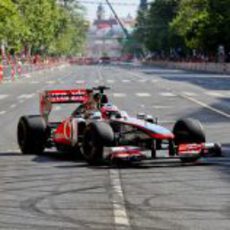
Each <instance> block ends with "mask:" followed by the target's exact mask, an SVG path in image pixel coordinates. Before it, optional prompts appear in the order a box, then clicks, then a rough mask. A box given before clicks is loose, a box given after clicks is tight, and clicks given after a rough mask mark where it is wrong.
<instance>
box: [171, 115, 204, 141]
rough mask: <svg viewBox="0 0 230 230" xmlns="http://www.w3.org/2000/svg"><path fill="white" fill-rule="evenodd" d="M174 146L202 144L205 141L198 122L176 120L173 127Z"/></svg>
mask: <svg viewBox="0 0 230 230" xmlns="http://www.w3.org/2000/svg"><path fill="white" fill-rule="evenodd" d="M173 134H174V135H175V144H176V145H178V144H189V143H204V142H205V141H206V138H205V133H204V129H203V127H202V125H201V123H200V121H198V120H195V119H192V118H185V119H180V120H178V121H177V122H176V123H175V125H174V127H173Z"/></svg>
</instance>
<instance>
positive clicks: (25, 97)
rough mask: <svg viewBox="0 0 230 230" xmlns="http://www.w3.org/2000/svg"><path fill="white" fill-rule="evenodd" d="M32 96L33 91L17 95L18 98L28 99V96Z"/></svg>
mask: <svg viewBox="0 0 230 230" xmlns="http://www.w3.org/2000/svg"><path fill="white" fill-rule="evenodd" d="M34 96H35V94H34V93H31V94H22V95H20V96H18V99H30V98H32V97H34Z"/></svg>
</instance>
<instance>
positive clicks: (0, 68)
mask: <svg viewBox="0 0 230 230" xmlns="http://www.w3.org/2000/svg"><path fill="white" fill-rule="evenodd" d="M2 81H3V66H2V65H1V64H0V83H2Z"/></svg>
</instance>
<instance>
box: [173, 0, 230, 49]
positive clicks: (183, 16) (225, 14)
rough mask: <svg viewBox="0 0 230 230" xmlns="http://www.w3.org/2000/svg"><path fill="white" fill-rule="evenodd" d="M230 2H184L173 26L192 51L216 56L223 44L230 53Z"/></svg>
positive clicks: (205, 0)
mask: <svg viewBox="0 0 230 230" xmlns="http://www.w3.org/2000/svg"><path fill="white" fill-rule="evenodd" d="M229 22H230V1H229V0H181V2H180V6H179V11H178V13H177V15H176V17H175V18H174V20H173V21H172V23H171V28H172V30H174V31H176V33H178V34H179V35H180V36H182V37H183V38H184V41H185V43H186V45H187V46H188V47H189V48H191V49H198V50H201V51H203V52H207V53H215V52H216V50H217V47H218V46H219V45H220V44H222V45H224V46H225V47H226V48H227V49H228V50H229V39H230V31H229Z"/></svg>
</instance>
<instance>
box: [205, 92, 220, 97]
mask: <svg viewBox="0 0 230 230" xmlns="http://www.w3.org/2000/svg"><path fill="white" fill-rule="evenodd" d="M205 94H207V95H209V96H212V97H224V95H223V94H221V93H219V92H216V91H207V92H205Z"/></svg>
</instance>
